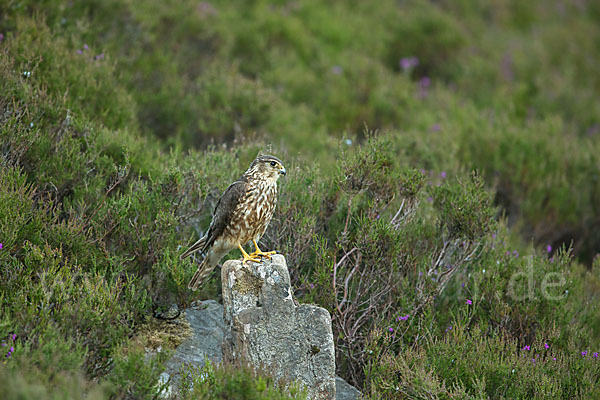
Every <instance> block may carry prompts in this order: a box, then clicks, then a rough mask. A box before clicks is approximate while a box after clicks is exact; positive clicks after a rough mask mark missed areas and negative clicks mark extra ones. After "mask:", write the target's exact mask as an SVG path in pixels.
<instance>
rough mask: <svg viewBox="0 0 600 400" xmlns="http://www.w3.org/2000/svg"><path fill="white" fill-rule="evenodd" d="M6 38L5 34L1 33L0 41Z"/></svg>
mask: <svg viewBox="0 0 600 400" xmlns="http://www.w3.org/2000/svg"><path fill="white" fill-rule="evenodd" d="M3 40H4V34H3V33H0V42H1V41H3Z"/></svg>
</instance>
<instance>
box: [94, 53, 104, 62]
mask: <svg viewBox="0 0 600 400" xmlns="http://www.w3.org/2000/svg"><path fill="white" fill-rule="evenodd" d="M94 60H96V61H98V60H104V53H100V54H98V55H97V56H96V57H94Z"/></svg>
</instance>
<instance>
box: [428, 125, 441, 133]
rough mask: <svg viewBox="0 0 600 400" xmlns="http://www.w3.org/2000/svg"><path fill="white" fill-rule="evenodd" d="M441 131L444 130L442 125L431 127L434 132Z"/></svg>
mask: <svg viewBox="0 0 600 400" xmlns="http://www.w3.org/2000/svg"><path fill="white" fill-rule="evenodd" d="M440 129H442V127H441V126H440V124H433V126H432V127H431V129H430V130H431V131H432V132H437V131H439V130H440Z"/></svg>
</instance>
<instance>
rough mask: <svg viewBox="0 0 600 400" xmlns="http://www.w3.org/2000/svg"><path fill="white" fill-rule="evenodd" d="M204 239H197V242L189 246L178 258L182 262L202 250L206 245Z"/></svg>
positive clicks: (204, 237)
mask: <svg viewBox="0 0 600 400" xmlns="http://www.w3.org/2000/svg"><path fill="white" fill-rule="evenodd" d="M206 238H207V236H206V235H205V236H203V237H201V238H200V239H198V241H197V242H196V243H194V244H193V245H191V246H190V248H189V249H187V250H186V251H185V252H184V253H183V254H182V255H181V256H179V258H180V259H182V260H183V259H184V258H186V257H187V256H189V255H190V254H192V253H195V252H197V251H198V250H200V249H202V248H203V247H204V245H205V244H206Z"/></svg>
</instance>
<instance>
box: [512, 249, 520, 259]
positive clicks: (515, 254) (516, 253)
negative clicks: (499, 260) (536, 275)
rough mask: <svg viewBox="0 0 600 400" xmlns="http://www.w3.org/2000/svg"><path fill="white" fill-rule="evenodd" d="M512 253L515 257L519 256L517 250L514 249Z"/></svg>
mask: <svg viewBox="0 0 600 400" xmlns="http://www.w3.org/2000/svg"><path fill="white" fill-rule="evenodd" d="M512 253H513V256H515V257H517V258H518V257H519V252H518V251H516V250H514V251H513V252H512Z"/></svg>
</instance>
